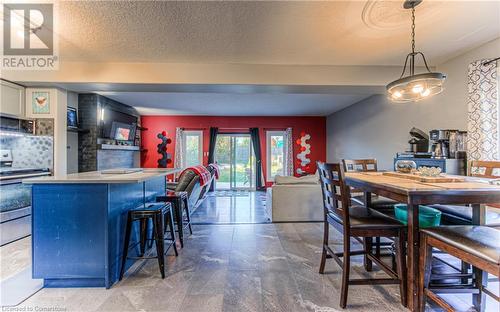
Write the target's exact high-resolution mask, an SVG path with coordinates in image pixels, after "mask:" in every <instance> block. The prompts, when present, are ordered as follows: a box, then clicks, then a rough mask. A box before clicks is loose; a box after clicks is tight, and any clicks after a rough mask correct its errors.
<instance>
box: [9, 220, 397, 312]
mask: <svg viewBox="0 0 500 312" xmlns="http://www.w3.org/2000/svg"><path fill="white" fill-rule="evenodd" d="M321 226H322V225H321V224H318V223H310V224H307V223H302V224H255V225H246V224H241V225H198V226H196V227H195V228H194V234H193V235H192V236H190V237H189V238H188V239H187V241H186V244H185V247H184V249H182V250H181V251H180V254H179V257H177V258H176V257H174V256H169V257H167V258H168V260H167V268H168V273H167V277H166V278H165V279H164V280H162V279H161V277H160V275H159V272H158V267H157V262H156V261H154V260H150V261H145V262H144V265H142V266H139V267H137V268H136V269H131V270H129V272H127V275H126V277H125V279H124V280H123V281H122V282H120V283H118V284H116V285H114V286H113V287H112V288H111V289H109V290H106V289H100V288H82V289H76V288H69V289H47V288H45V289H42V290H41V291H39V292H38V293H36V294H35V295H34V296H32V297H31V298H29V299H28V300H26V301H25V302H24V303H22V304H21V305H20V306H18V308H26V309H29V308H33V309H35V308H38V309H40V308H52V309H53V310H60V311H61V310H66V311H137V310H142V311H200V312H201V311H204V312H208V311H287V312H289V311H318V312H319V311H338V299H339V291H338V289H339V286H340V271H339V269H338V268H337V267H336V265H335V264H334V263H333V262H330V263H329V264H328V266H327V271H328V272H329V274H326V275H320V274H318V273H317V266H318V260H319V257H320V251H321V250H320V247H319V246H320V245H321ZM340 241H341V240H340V236H339V237H338V238H334V239H333V240H332V242H333V243H334V244H340ZM360 261H361V258H359V259H358V261H357V262H355V263H354V268H353V272H354V275H365V273H364V271H363V268H362V264H361V262H360ZM373 274H375V275H377V274H380V273H373ZM349 295H350V298H349V299H350V302H349V310H352V311H384V312H388V311H404V309H403V308H402V306H401V305H400V304H399V295H398V287H396V286H383V287H353V288H352V290H351V292H350V294H349Z"/></svg>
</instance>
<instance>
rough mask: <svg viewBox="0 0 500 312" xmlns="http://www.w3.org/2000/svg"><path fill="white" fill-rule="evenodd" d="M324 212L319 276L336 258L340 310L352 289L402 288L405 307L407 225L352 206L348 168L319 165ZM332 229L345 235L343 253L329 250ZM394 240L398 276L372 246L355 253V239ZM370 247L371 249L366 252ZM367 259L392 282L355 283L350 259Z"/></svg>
mask: <svg viewBox="0 0 500 312" xmlns="http://www.w3.org/2000/svg"><path fill="white" fill-rule="evenodd" d="M317 164H318V171H319V176H320V181H321V189H322V196H323V208H324V234H323V252H322V255H321V263H320V267H319V273H320V274H324V271H325V264H326V259H328V258H332V259H333V260H335V262H336V263H337V264H338V265H339V266H340V267H341V268H342V287H341V294H340V306H341V307H342V308H345V307H346V305H347V293H348V288H349V285H380V284H399V288H400V292H401V303H402V304H403V306H406V282H407V281H406V256H405V236H404V235H405V232H404V225H403V224H401V223H400V222H398V221H397V220H394V219H392V218H390V217H388V216H386V215H384V214H382V213H380V212H378V211H376V210H374V209H371V208H368V207H364V206H360V205H351V200H350V188H349V187H348V186H347V185H346V184H345V183H344V176H345V173H344V167H343V166H341V165H340V164H326V163H323V162H318V163H317ZM330 225H332V226H333V227H334V228H335V229H337V230H338V231H339V232H340V233H342V234H343V241H344V244H343V251H342V252H335V251H334V250H333V249H332V248H331V247H330V246H329V236H330ZM359 237H363V238H370V239H369V240H365V242H371V238H372V237H394V238H395V240H396V253H397V270H396V271H397V272H395V271H394V270H393V269H392V268H390V267H389V266H388V265H386V264H385V263H383V262H382V260H381V259H380V258H379V257H376V256H375V255H374V254H373V250H372V248H371V247H370V246H365V248H364V249H363V250H351V238H355V239H356V238H359ZM366 247H368V248H366ZM356 255H364V256H366V257H368V258H369V259H370V260H371V261H373V262H375V263H376V264H377V265H378V266H379V267H380V268H381V269H382V270H383V271H384V272H385V273H386V274H387V275H388V276H389V278H372V279H351V278H350V257H351V256H356Z"/></svg>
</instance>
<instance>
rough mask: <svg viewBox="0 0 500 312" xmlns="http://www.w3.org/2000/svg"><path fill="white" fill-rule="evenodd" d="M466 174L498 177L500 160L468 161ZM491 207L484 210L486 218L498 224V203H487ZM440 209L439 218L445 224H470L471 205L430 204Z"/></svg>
mask: <svg viewBox="0 0 500 312" xmlns="http://www.w3.org/2000/svg"><path fill="white" fill-rule="evenodd" d="M467 175H468V176H470V177H477V178H487V179H500V161H480V160H473V161H469V163H468V165H467ZM488 206H490V207H492V208H493V209H487V210H486V220H490V223H494V224H496V223H499V224H500V213H499V212H498V210H497V209H498V208H500V204H498V205H488ZM431 207H433V208H436V209H438V210H439V211H441V213H442V215H441V220H442V223H443V224H447V225H472V207H470V206H459V205H431Z"/></svg>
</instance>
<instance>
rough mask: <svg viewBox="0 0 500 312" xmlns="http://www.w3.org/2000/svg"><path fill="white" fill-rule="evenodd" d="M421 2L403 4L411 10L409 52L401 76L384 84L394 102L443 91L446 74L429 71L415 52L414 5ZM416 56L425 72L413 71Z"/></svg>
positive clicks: (406, 100)
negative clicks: (423, 66)
mask: <svg viewBox="0 0 500 312" xmlns="http://www.w3.org/2000/svg"><path fill="white" fill-rule="evenodd" d="M421 2H422V0H406V1H405V2H404V4H403V7H404V8H405V9H407V10H411V53H409V54H408V55H407V56H406V60H405V65H404V68H403V72H402V73H401V77H399V79H397V80H395V81H393V82H391V83H389V84H388V85H387V86H386V89H387V93H388V95H389V98H390V99H391V100H392V101H394V102H399V103H403V102H417V101H420V100H423V99H426V98H429V97H431V96H433V95H436V94H439V93H441V92H442V91H443V82H444V80H445V79H446V75H445V74H443V73H437V72H431V70H430V69H429V66H428V65H427V60H426V59H425V56H424V54H423V53H422V52H415V7H416V6H417V5H419V4H420V3H421ZM418 56H421V57H422V60H423V61H424V65H425V68H426V69H427V72H424V73H420V74H417V73H415V59H416V58H417V57H418ZM407 70H408V72H407ZM405 74H406V76H405Z"/></svg>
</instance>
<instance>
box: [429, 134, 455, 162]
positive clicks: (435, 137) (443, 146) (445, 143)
mask: <svg viewBox="0 0 500 312" xmlns="http://www.w3.org/2000/svg"><path fill="white" fill-rule="evenodd" d="M453 131H458V130H431V131H430V132H429V137H430V139H431V141H430V143H429V146H430V150H429V152H431V153H432V156H433V157H434V158H450V153H449V144H450V133H451V132H453Z"/></svg>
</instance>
